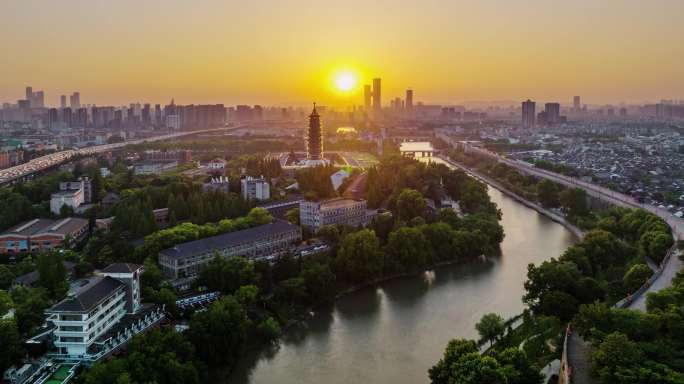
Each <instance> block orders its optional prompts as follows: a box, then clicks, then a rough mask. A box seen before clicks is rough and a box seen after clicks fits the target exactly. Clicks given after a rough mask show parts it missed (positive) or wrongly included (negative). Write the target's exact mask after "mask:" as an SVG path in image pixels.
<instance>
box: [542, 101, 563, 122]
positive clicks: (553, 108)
mask: <svg viewBox="0 0 684 384" xmlns="http://www.w3.org/2000/svg"><path fill="white" fill-rule="evenodd" d="M544 112H546V122H547V123H549V124H558V123H559V122H560V104H558V103H546V104H545V105H544Z"/></svg>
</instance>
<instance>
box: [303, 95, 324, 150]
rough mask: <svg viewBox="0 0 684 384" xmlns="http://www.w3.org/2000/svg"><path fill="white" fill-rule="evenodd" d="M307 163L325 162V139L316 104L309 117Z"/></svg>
mask: <svg viewBox="0 0 684 384" xmlns="http://www.w3.org/2000/svg"><path fill="white" fill-rule="evenodd" d="M306 159H307V162H310V163H315V162H322V160H323V138H322V137H321V117H320V115H319V114H318V112H316V103H314V105H313V111H311V114H310V115H309V131H308V132H307V138H306Z"/></svg>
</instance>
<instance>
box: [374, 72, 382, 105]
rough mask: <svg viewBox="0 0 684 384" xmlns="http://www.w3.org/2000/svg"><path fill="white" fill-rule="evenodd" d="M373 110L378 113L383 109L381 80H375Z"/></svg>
mask: <svg viewBox="0 0 684 384" xmlns="http://www.w3.org/2000/svg"><path fill="white" fill-rule="evenodd" d="M373 109H375V110H376V111H380V110H381V109H382V87H381V82H380V79H379V78H375V79H373Z"/></svg>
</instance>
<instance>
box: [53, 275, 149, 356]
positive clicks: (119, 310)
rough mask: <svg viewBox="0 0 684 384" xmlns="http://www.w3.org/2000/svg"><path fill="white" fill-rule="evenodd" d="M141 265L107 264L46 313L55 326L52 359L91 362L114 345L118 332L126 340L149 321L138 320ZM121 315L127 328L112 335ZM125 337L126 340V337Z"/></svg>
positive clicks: (118, 335)
mask: <svg viewBox="0 0 684 384" xmlns="http://www.w3.org/2000/svg"><path fill="white" fill-rule="evenodd" d="M141 273H142V266H140V265H135V264H128V263H116V264H111V265H109V266H108V267H106V268H104V269H103V270H102V271H100V273H99V274H98V275H97V276H95V277H92V278H90V279H89V280H88V281H87V283H86V284H85V285H83V286H81V287H80V288H78V289H76V290H75V291H73V292H70V293H69V295H68V297H67V298H66V299H64V300H62V301H60V302H59V303H57V304H55V305H54V306H53V307H52V308H50V309H49V310H47V311H46V314H47V315H48V318H47V320H48V321H49V322H52V323H53V324H54V326H55V328H54V331H53V343H54V346H55V348H56V353H55V354H54V356H55V357H58V358H60V359H63V360H89V359H90V360H94V359H95V357H97V356H101V355H102V354H103V351H105V350H106V349H107V348H105V347H109V348H110V349H111V347H112V346H114V345H118V344H117V343H113V342H112V340H114V339H121V337H122V333H123V334H126V335H128V336H130V337H132V335H131V331H132V333H137V332H136V331H135V330H136V329H138V331H139V330H140V329H141V328H142V326H141V321H142V322H143V323H144V324H148V323H150V320H151V319H150V318H149V317H148V316H147V314H145V317H144V318H138V317H139V312H140V310H141V308H142V306H141V304H140V274H141ZM125 316H131V319H130V321H126V322H125V323H127V324H129V323H130V324H129V325H128V326H130V327H132V328H130V329H124V330H119V331H118V332H114V330H115V329H116V327H117V326H118V325H119V323H121V322H122V319H123V318H124V317H125ZM130 337H129V338H130Z"/></svg>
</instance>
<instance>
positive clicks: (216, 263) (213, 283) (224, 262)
mask: <svg viewBox="0 0 684 384" xmlns="http://www.w3.org/2000/svg"><path fill="white" fill-rule="evenodd" d="M256 278H257V276H256V273H255V271H254V263H252V262H251V261H249V260H247V259H245V258H244V257H230V258H228V259H225V258H223V257H221V256H218V255H216V256H215V257H214V259H213V260H211V261H210V262H209V263H207V264H206V265H205V266H203V267H202V269H201V270H200V274H199V277H198V279H197V281H196V283H197V285H198V286H205V287H207V289H209V290H210V291H221V292H223V293H227V294H231V293H233V292H235V291H236V290H237V289H238V288H240V287H241V286H243V285H248V284H254V283H256Z"/></svg>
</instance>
